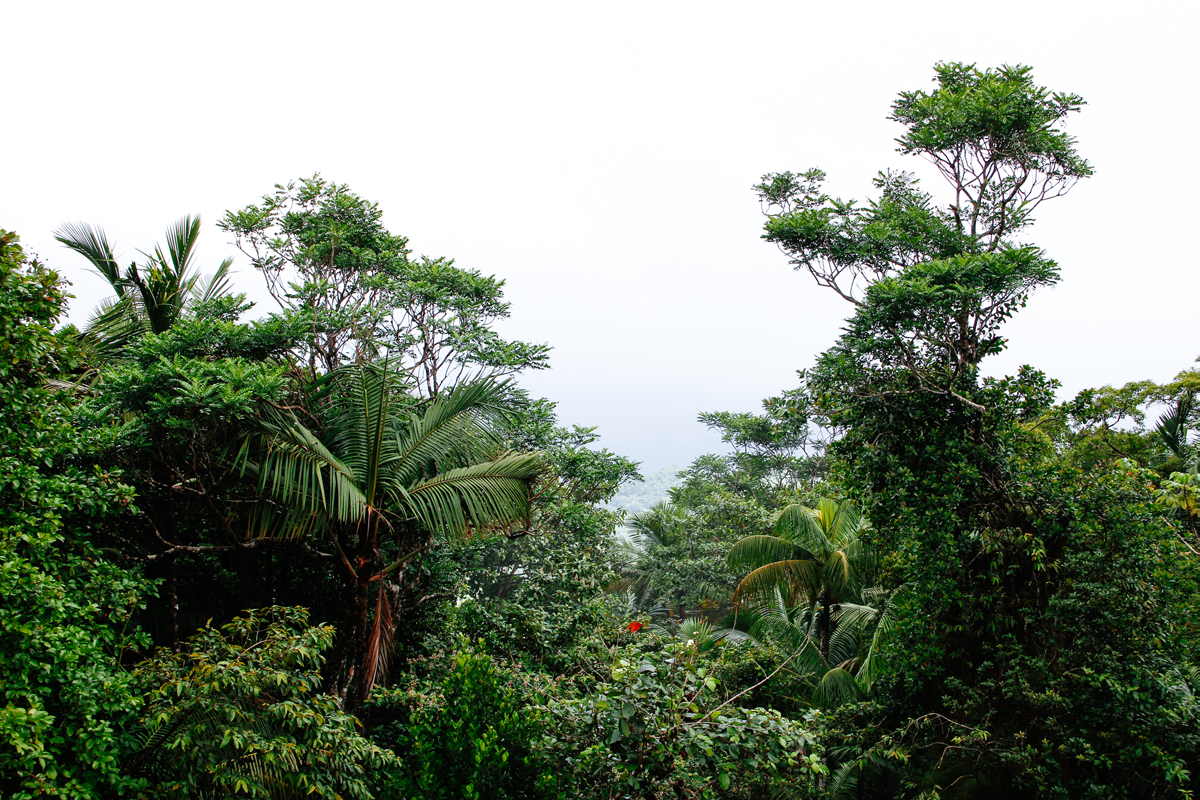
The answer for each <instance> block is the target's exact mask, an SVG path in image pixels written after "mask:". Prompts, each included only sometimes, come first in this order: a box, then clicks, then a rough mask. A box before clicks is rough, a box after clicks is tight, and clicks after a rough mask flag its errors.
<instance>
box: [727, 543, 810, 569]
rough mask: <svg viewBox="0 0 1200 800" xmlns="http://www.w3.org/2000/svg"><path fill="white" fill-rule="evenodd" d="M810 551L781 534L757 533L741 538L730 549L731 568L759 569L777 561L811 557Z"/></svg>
mask: <svg viewBox="0 0 1200 800" xmlns="http://www.w3.org/2000/svg"><path fill="white" fill-rule="evenodd" d="M811 558H812V555H811V554H810V553H809V551H807V550H805V549H804V548H802V547H800V546H798V545H797V544H796V543H795V542H792V541H789V540H788V539H786V538H783V537H780V536H770V535H765V534H763V535H756V536H747V537H745V538H743V539H741V540H739V541H738V542H737V543H736V544H735V545H734V546H733V547H732V548H730V550H729V556H728V557H727V559H726V560H727V561H728V563H729V566H730V568H731V569H758V568H759V567H763V566H766V565H767V564H771V563H774V562H776V561H787V560H789V559H811Z"/></svg>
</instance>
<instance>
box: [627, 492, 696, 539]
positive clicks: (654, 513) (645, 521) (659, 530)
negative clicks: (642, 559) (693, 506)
mask: <svg viewBox="0 0 1200 800" xmlns="http://www.w3.org/2000/svg"><path fill="white" fill-rule="evenodd" d="M689 516H690V515H689V514H688V512H687V511H685V510H684V509H682V508H678V507H676V506H675V505H674V504H672V503H670V502H668V501H666V500H663V501H660V502H658V503H655V504H654V505H652V506H650V508H648V509H646V510H645V511H642V512H639V513H637V514H633V515H631V516H630V517H629V520H628V522H626V523H625V524H626V526H627V527H628V528H629V529H630V530H631V531H632V532H633V535H634V536H637V537H639V538H640V539H641V540H642V541H643V542H645V543H649V544H657V545H670V544H674V543H675V542H676V541H678V539H679V537H680V536H682V535H683V527H684V525H685V524H686V522H687V519H688V517H689Z"/></svg>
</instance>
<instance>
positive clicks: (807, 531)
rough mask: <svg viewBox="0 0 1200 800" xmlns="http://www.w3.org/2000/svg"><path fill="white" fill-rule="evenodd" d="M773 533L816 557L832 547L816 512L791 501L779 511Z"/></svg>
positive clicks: (822, 555) (821, 555)
mask: <svg viewBox="0 0 1200 800" xmlns="http://www.w3.org/2000/svg"><path fill="white" fill-rule="evenodd" d="M775 535H776V536H778V537H779V538H781V539H784V540H786V541H789V542H793V543H794V544H795V545H797V546H799V547H802V548H803V549H805V550H807V551H808V552H810V553H812V554H813V555H814V556H816V557H818V558H822V557H824V555H825V554H826V553H828V552H829V551H830V550H832V549H833V545H832V544H831V543H830V541H829V537H828V536H827V535H826V532H825V530H823V528H822V526H821V524H820V522H819V518H818V512H817V511H815V510H813V509H811V508H805V507H804V506H801V505H797V504H795V503H793V504H792V505H789V506H785V507H784V509H783V510H782V511H780V512H779V519H777V520H776V521H775Z"/></svg>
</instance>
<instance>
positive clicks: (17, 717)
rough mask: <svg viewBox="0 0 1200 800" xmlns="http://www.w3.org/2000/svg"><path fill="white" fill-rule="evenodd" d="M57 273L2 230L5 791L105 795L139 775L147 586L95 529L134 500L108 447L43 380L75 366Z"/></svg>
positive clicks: (0, 682) (1, 780)
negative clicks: (138, 652)
mask: <svg viewBox="0 0 1200 800" xmlns="http://www.w3.org/2000/svg"><path fill="white" fill-rule="evenodd" d="M64 299H65V295H64V293H63V284H62V283H61V282H60V280H59V279H58V276H57V275H55V274H54V273H53V272H50V271H48V270H46V269H45V268H44V267H42V265H41V264H39V263H38V262H36V261H30V260H28V259H27V258H26V256H25V254H24V252H23V251H22V250H21V247H20V245H19V244H18V240H17V237H16V235H15V234H12V233H8V232H6V231H0V593H2V595H3V597H4V604H3V607H2V608H0V793H2V794H3V795H4V796H5V797H10V798H14V800H21V799H22V798H32V797H38V796H46V795H54V796H58V797H64V798H93V797H99V796H101V795H102V794H104V793H105V792H106V791H119V790H121V789H123V788H127V787H128V786H129V781H128V780H126V779H125V778H124V777H123V776H122V775H121V773H120V771H119V762H118V757H119V751H120V747H121V745H122V742H123V740H124V739H125V738H126V737H125V733H124V730H123V726H124V725H125V723H127V722H128V721H130V717H131V715H132V714H134V713H135V712H136V709H137V706H138V703H139V700H138V699H137V697H136V696H135V694H134V693H133V690H132V686H131V680H130V677H129V675H128V674H127V673H125V672H124V671H123V670H122V669H121V667H120V665H119V663H118V658H119V655H120V653H121V651H122V650H123V649H124V648H125V647H127V646H129V645H131V644H132V645H135V646H136V645H137V644H138V643H139V639H138V638H137V637H134V636H132V634H133V631H132V630H130V629H129V628H128V626H129V623H130V619H131V616H132V614H133V612H134V611H135V610H136V609H137V608H138V606H139V604H140V595H141V593H142V592H144V591H146V590H147V589H148V587H147V586H146V584H145V582H144V581H143V580H141V579H140V578H139V577H138V576H137V575H136V574H131V573H126V572H124V571H122V570H121V569H119V568H118V567H117V566H116V565H115V564H112V563H110V562H109V561H107V560H105V558H104V557H103V556H102V554H101V553H100V552H99V551H98V550H97V549H96V548H95V547H94V546H92V545H91V544H90V543H89V541H88V538H89V534H90V531H89V529H90V528H91V527H92V526H93V525H94V524H97V523H98V522H100V521H101V520H102V519H103V518H105V517H106V516H110V515H116V514H120V513H121V512H122V511H123V510H124V509H125V508H127V507H128V506H129V505H130V503H131V501H132V492H131V491H130V489H129V487H128V486H125V485H123V484H122V483H120V482H119V480H118V476H117V475H114V474H111V473H105V472H102V471H100V470H90V469H86V468H83V467H81V466H80V465H79V461H80V457H81V456H84V455H86V454H88V453H90V452H91V451H92V450H93V449H94V448H96V447H97V446H98V442H97V441H96V439H95V437H93V436H91V435H89V434H87V433H81V432H79V431H77V430H75V429H74V428H73V427H72V425H71V422H70V409H69V406H68V403H67V401H68V397H67V396H66V395H65V394H63V393H60V392H57V391H55V390H53V389H51V388H49V387H48V386H47V385H46V383H45V381H46V379H47V378H49V377H50V376H52V375H54V374H56V373H57V372H58V370H60V369H62V368H64V367H69V366H70V365H71V364H70V357H71V355H70V351H69V350H67V349H65V348H64V347H63V346H62V344H61V343H60V341H59V340H58V339H57V338H55V336H54V335H53V334H52V333H51V328H52V326H53V325H54V322H55V321H56V319H57V318H58V316H59V314H60V313H61V311H62V308H63V302H64Z"/></svg>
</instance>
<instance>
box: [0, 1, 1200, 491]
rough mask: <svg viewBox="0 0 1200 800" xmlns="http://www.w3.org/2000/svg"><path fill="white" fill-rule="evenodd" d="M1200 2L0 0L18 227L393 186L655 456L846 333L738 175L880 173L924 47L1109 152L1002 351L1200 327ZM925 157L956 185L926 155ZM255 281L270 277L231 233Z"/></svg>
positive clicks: (689, 447)
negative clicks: (1072, 96)
mask: <svg viewBox="0 0 1200 800" xmlns="http://www.w3.org/2000/svg"><path fill="white" fill-rule="evenodd" d="M1198 8H1200V4H1196V3H1194V2H1187V3H1185V2H1170V3H1168V2H1143V3H1140V4H1132V3H1120V4H1118V3H1101V2H1094V1H1093V2H1053V1H1052V0H1050V1H1048V0H1039V2H1029V3H1022V2H1005V3H1001V4H992V3H988V4H984V3H964V2H945V3H939V2H878V3H872V2H858V3H837V2H823V3H811V2H787V3H768V2H750V1H749V0H745V1H744V2H738V3H731V2H724V3H716V2H686V3H683V2H653V0H642V2H637V3H627V2H612V1H611V0H610V2H604V3H599V2H593V3H580V2H575V3H571V2H562V0H559V2H553V3H550V2H547V3H522V2H516V1H515V0H514V1H510V2H507V3H497V2H477V3H458V2H429V1H428V0H426V1H425V2H419V3H417V2H390V3H383V2H379V3H359V2H346V1H345V0H343V2H338V3H331V2H323V3H304V2H287V3H268V2H237V3H225V2H211V1H210V2H207V3H202V4H195V3H190V4H183V3H163V2H155V3H123V2H108V3H95V2H88V3H57V2H46V1H45V0H43V2H38V3H20V4H16V3H14V4H10V5H9V6H6V8H5V12H4V23H3V24H4V28H5V36H4V44H3V47H2V48H0V75H3V76H4V80H3V87H4V100H3V102H4V106H5V113H4V124H3V127H2V128H0V144H2V145H3V146H2V149H0V153H2V154H3V159H4V163H3V170H2V172H0V227H2V228H6V229H9V230H15V231H17V232H18V233H19V234H20V235H21V237H22V239H23V241H24V243H25V244H26V245H27V246H29V247H31V248H32V249H33V250H35V251H36V252H37V253H38V254H40V255H41V256H42V257H43V259H44V260H46V261H48V262H49V263H50V264H51V265H52V266H53V267H54V268H56V269H58V270H59V271H60V272H62V273H64V274H65V275H66V276H67V277H69V279H70V280H71V281H73V282H74V284H75V285H74V291H75V293H76V295H77V299H76V300H75V301H74V303H73V307H72V319H74V320H76V321H82V320H83V319H85V318H86V316H87V313H88V312H89V311H90V310H91V308H92V307H93V306H94V305H95V303H96V302H97V301H98V300H100V299H101V298H102V297H103V296H104V295H105V294H106V293H105V291H104V287H103V286H102V285H101V281H100V280H99V279H98V278H94V277H91V276H90V275H89V274H88V273H87V272H86V270H85V269H84V267H83V262H82V259H79V258H78V257H77V256H74V255H72V254H70V253H68V252H66V251H65V250H63V249H62V248H60V247H58V246H57V245H56V244H55V243H54V241H53V239H52V236H51V232H52V231H53V230H54V229H55V228H57V227H58V226H59V225H61V224H62V223H64V222H68V221H72V220H84V221H87V222H91V223H95V224H99V225H101V226H103V227H104V228H105V229H106V230H107V231H108V233H109V235H110V236H111V237H113V238H115V239H116V242H117V245H118V249H119V253H122V254H123V255H125V256H126V257H127V258H132V257H133V256H134V255H136V250H137V249H139V248H141V249H149V248H151V247H152V246H153V244H154V243H155V242H157V241H159V240H160V238H161V236H162V232H163V230H164V229H165V228H166V226H167V225H168V224H169V223H170V222H172V221H173V220H175V219H177V218H178V217H179V216H181V215H182V214H185V213H200V214H202V215H203V217H204V220H205V222H206V229H205V233H204V234H203V235H202V239H201V240H202V249H201V256H202V259H203V263H205V264H206V265H207V266H208V268H209V269H211V267H212V266H215V264H217V263H218V262H219V261H220V260H221V258H223V257H224V256H226V255H232V254H234V253H235V252H236V251H235V250H234V248H233V246H232V245H231V244H230V243H229V241H228V240H229V238H230V237H228V236H227V235H226V234H223V233H222V232H220V231H219V230H217V229H216V227H215V223H216V221H217V220H218V219H219V218H220V217H221V215H222V214H223V213H224V211H225V210H226V209H230V208H234V207H241V206H244V205H246V204H247V203H250V202H253V201H255V200H256V199H258V198H259V197H260V196H261V195H263V194H265V193H267V192H269V191H271V189H272V186H273V185H274V184H275V183H279V182H286V181H288V180H290V179H294V178H297V177H299V176H306V175H311V174H313V173H314V172H320V173H321V174H322V175H324V176H325V177H326V178H328V179H331V180H335V181H337V182H342V183H348V184H349V185H350V187H351V189H352V190H354V191H355V192H357V193H358V194H360V195H362V196H364V197H366V198H369V199H372V200H375V201H378V202H379V204H380V206H381V208H382V209H383V210H384V214H385V216H384V220H385V223H386V224H387V226H388V227H389V229H390V230H392V231H393V232H394V233H400V234H404V235H406V236H408V237H409V240H410V243H411V245H412V246H413V248H414V249H415V251H416V252H417V253H425V254H429V255H435V256H442V255H444V256H450V257H452V258H454V259H455V260H456V263H457V264H458V265H459V266H462V267H467V268H472V269H478V270H481V271H483V272H485V273H493V274H495V275H497V276H499V277H501V278H503V279H505V280H506V281H507V295H508V298H509V299H510V300H511V301H512V304H513V316H512V319H511V320H510V321H509V322H507V323H506V324H504V325H503V328H502V332H503V333H504V334H505V335H508V336H512V337H516V338H522V339H527V340H533V341H539V342H547V343H549V344H551V345H552V346H553V347H554V352H553V356H552V364H553V369H551V370H549V371H546V372H543V373H538V374H534V375H531V376H528V377H527V378H526V379H525V380H524V385H526V386H527V387H528V388H530V389H531V390H532V391H534V392H535V393H537V394H540V395H544V396H546V397H549V398H551V399H553V400H557V401H558V402H559V410H560V413H561V416H562V419H563V421H564V422H567V423H577V424H583V425H596V426H599V431H600V433H601V434H602V440H601V442H602V444H603V445H605V446H607V447H609V448H610V449H612V450H614V451H616V452H620V453H622V454H625V455H628V456H630V457H632V458H635V459H638V460H640V461H642V462H643V464H644V467H645V468H646V469H648V470H653V469H657V468H660V467H662V466H666V465H670V464H684V463H687V462H689V461H690V460H691V459H692V458H694V457H696V456H697V455H700V454H702V453H704V452H708V451H712V450H715V449H717V446H718V441H717V439H716V437H715V436H713V435H712V434H709V433H707V432H705V431H704V429H703V428H702V427H701V426H700V425H699V424H697V423H696V421H695V419H696V415H697V413H698V412H701V411H709V410H736V411H752V410H756V409H757V408H758V407H759V402H760V400H761V399H762V398H763V397H766V396H769V395H771V394H774V393H777V392H778V391H779V390H781V389H785V388H788V387H790V386H792V385H794V383H795V374H794V373H795V370H796V369H799V368H803V367H806V366H809V365H811V363H812V361H813V359H814V356H815V355H816V354H817V353H819V352H820V351H822V350H823V349H825V348H826V347H828V346H829V345H830V344H831V343H832V342H833V341H834V339H835V338H836V337H837V335H838V330H839V327H840V325H841V321H842V319H843V318H844V317H845V316H846V315H847V314H848V311H849V309H848V308H847V307H846V305H845V304H844V303H843V302H841V301H838V300H837V299H836V298H835V297H834V296H833V295H832V294H831V293H829V292H828V291H823V290H820V289H818V288H817V287H816V286H814V285H813V283H812V280H811V278H809V277H808V276H807V274H801V273H796V272H793V271H792V270H791V268H790V267H789V266H788V264H787V260H786V258H785V257H784V256H783V255H782V254H780V253H779V251H778V250H776V249H775V248H774V247H772V246H770V245H768V244H766V243H764V242H762V241H761V240H760V239H759V236H760V234H761V226H762V217H761V215H760V212H759V209H758V205H757V202H756V201H755V198H754V196H753V194H752V192H751V191H750V186H751V185H752V184H753V183H755V182H756V181H757V179H758V178H759V177H760V176H761V175H762V174H764V173H766V172H770V171H782V170H785V169H792V170H800V169H805V168H808V167H811V166H819V167H821V168H823V169H825V170H826V171H827V172H828V173H829V184H828V186H829V189H830V191H831V193H834V194H837V195H840V196H842V197H847V198H848V197H857V198H864V197H866V196H867V195H868V194H869V191H870V179H871V177H872V176H873V175H874V174H875V172H876V171H878V170H880V169H884V168H889V167H890V168H906V169H909V170H914V171H917V172H918V173H919V174H922V175H926V174H928V170H927V168H925V167H924V166H923V165H922V163H921V162H919V161H917V160H916V159H913V158H905V157H902V156H899V155H898V154H896V153H895V152H894V143H893V139H894V138H895V137H896V136H897V135H898V134H899V132H900V131H899V128H898V126H897V125H895V123H891V122H888V121H887V119H886V117H887V114H888V108H889V104H890V102H891V101H892V99H893V98H894V97H895V95H896V94H897V93H898V92H900V91H902V90H910V89H919V88H928V87H930V86H931V83H930V81H931V78H932V76H933V71H932V67H933V64H934V63H935V62H936V61H939V60H944V61H971V62H976V63H978V64H979V65H980V66H995V65H999V64H1002V63H1025V64H1030V65H1032V66H1033V67H1034V75H1035V77H1036V78H1037V79H1038V81H1039V82H1041V83H1043V84H1045V85H1047V86H1049V87H1050V88H1051V89H1055V90H1063V91H1072V92H1077V93H1079V94H1081V95H1083V96H1084V98H1085V99H1086V100H1087V102H1088V105H1087V106H1086V107H1085V108H1084V111H1083V113H1081V114H1078V115H1075V116H1074V117H1073V118H1072V119H1071V122H1070V125H1069V130H1070V131H1071V133H1072V134H1073V135H1075V136H1076V137H1078V139H1079V147H1080V150H1081V152H1082V153H1083V154H1084V155H1085V156H1086V157H1087V158H1089V159H1090V160H1091V161H1092V163H1093V164H1094V165H1095V167H1096V176H1095V177H1094V178H1092V179H1090V180H1088V181H1085V182H1083V183H1082V184H1080V185H1079V186H1077V187H1076V188H1075V190H1074V191H1073V192H1072V193H1071V194H1070V195H1068V196H1067V197H1065V198H1062V199H1059V200H1056V201H1054V202H1052V203H1048V204H1047V205H1045V206H1043V210H1042V211H1041V213H1040V214H1039V222H1038V224H1037V226H1036V227H1035V228H1034V230H1033V232H1032V233H1031V234H1030V235H1029V237H1028V238H1030V239H1031V240H1032V241H1034V242H1036V243H1037V244H1040V245H1042V246H1043V247H1045V248H1046V249H1047V250H1048V251H1049V253H1050V255H1051V256H1052V257H1053V258H1055V259H1057V260H1058V261H1059V263H1060V264H1061V266H1062V271H1063V277H1064V280H1063V282H1062V283H1061V284H1060V285H1059V286H1058V287H1056V288H1055V289H1053V290H1050V291H1044V292H1042V293H1041V294H1039V295H1037V296H1036V297H1035V298H1034V300H1033V301H1032V302H1031V303H1030V305H1029V307H1028V308H1027V309H1026V310H1025V311H1024V312H1022V314H1021V315H1020V316H1019V317H1018V318H1017V319H1016V320H1015V321H1014V322H1012V323H1011V324H1010V326H1009V328H1008V330H1007V333H1008V335H1009V336H1010V338H1011V346H1010V349H1009V351H1008V352H1007V353H1006V354H1004V355H1003V356H1001V357H998V358H996V359H995V360H994V363H993V364H991V365H990V371H991V372H993V373H998V374H1003V373H1008V372H1014V371H1015V370H1016V368H1017V366H1019V365H1020V364H1023V363H1031V364H1033V365H1035V366H1037V367H1039V368H1041V369H1044V370H1045V371H1047V372H1049V373H1050V374H1051V375H1052V376H1055V377H1057V378H1058V379H1060V380H1061V381H1062V382H1063V385H1064V389H1063V395H1064V396H1068V395H1073V394H1074V393H1075V392H1076V391H1078V390H1080V389H1083V388H1086V387H1089V386H1096V385H1102V384H1105V383H1123V382H1125V381H1128V380H1134V379H1141V378H1154V379H1157V380H1167V379H1169V378H1171V377H1172V376H1173V375H1174V374H1176V373H1177V372H1178V371H1180V370H1181V369H1184V368H1187V367H1188V366H1190V365H1191V364H1192V362H1193V360H1194V359H1195V358H1196V357H1197V355H1200V337H1198V336H1197V324H1196V321H1197V315H1196V313H1195V306H1196V299H1197V297H1198V293H1197V289H1198V288H1200V285H1198V283H1200V278H1198V277H1197V269H1196V268H1197V259H1198V256H1197V246H1196V244H1195V231H1196V225H1195V220H1196V217H1197V212H1198V211H1200V207H1198V206H1200V203H1198V201H1197V199H1196V191H1195V189H1194V187H1192V186H1191V180H1192V179H1193V178H1192V172H1193V171H1194V159H1195V147H1196V122H1197V111H1196V102H1195V94H1196V89H1195V87H1196V69H1195V48H1196V32H1197V30H1198V28H1197V22H1198V20H1197V17H1198V16H1200V14H1198V11H1197V9H1198ZM928 184H929V187H930V188H935V189H940V186H939V185H938V183H937V180H936V179H933V178H931V179H930V180H929V181H928ZM239 265H240V266H241V267H242V270H241V271H240V272H239V274H238V280H239V287H240V288H241V289H242V290H245V291H248V292H249V293H250V294H251V296H252V297H255V298H264V297H265V294H264V293H263V292H262V289H261V280H260V278H259V276H258V275H257V274H255V273H253V271H252V270H250V269H249V268H248V266H246V263H245V260H244V259H239Z"/></svg>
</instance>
